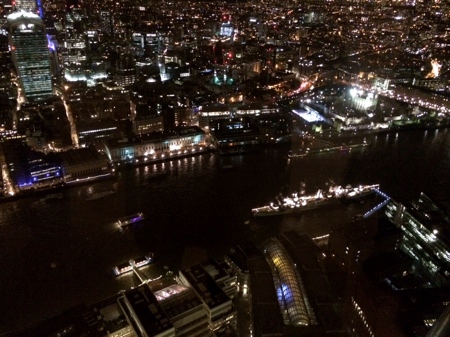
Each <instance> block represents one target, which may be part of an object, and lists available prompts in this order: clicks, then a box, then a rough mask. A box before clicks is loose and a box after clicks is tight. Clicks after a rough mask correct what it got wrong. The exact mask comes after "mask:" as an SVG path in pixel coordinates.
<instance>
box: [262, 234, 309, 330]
mask: <svg viewBox="0 0 450 337" xmlns="http://www.w3.org/2000/svg"><path fill="white" fill-rule="evenodd" d="M265 248H266V251H267V253H268V257H269V262H270V264H271V265H272V266H273V267H274V269H275V270H274V271H275V273H274V279H275V282H274V283H275V285H276V288H277V289H276V290H277V296H278V301H279V302H280V308H281V309H282V314H283V316H284V317H285V319H287V320H288V323H289V324H291V325H297V326H299V325H304V326H307V325H311V324H314V323H315V316H314V313H313V312H312V308H310V307H309V305H308V299H307V298H306V293H305V291H304V289H303V285H302V281H301V279H300V275H299V273H298V272H297V270H296V268H295V266H294V264H293V263H292V261H291V259H290V258H289V255H288V254H287V252H286V251H285V250H284V248H283V246H282V245H281V244H280V243H279V242H277V241H276V240H274V239H272V240H271V241H270V243H268V244H267V245H266V246H265Z"/></svg>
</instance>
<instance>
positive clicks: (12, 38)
mask: <svg viewBox="0 0 450 337" xmlns="http://www.w3.org/2000/svg"><path fill="white" fill-rule="evenodd" d="M7 23H8V31H9V45H10V48H11V55H12V59H13V62H14V66H15V67H16V71H17V76H18V79H19V83H20V86H21V89H22V90H23V94H24V96H25V99H26V100H27V101H29V100H36V99H45V98H48V97H50V96H51V95H52V74H51V66H50V52H49V49H48V42H47V36H46V34H45V27H44V23H43V21H42V19H41V18H40V17H39V16H38V15H36V14H32V13H27V12H15V13H12V14H10V15H8V17H7Z"/></svg>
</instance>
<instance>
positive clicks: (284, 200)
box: [252, 184, 379, 217]
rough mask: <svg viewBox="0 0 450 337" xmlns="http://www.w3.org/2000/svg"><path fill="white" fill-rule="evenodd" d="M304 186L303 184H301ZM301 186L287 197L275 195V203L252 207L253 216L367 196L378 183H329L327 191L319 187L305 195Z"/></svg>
mask: <svg viewBox="0 0 450 337" xmlns="http://www.w3.org/2000/svg"><path fill="white" fill-rule="evenodd" d="M302 187H303V188H304V186H303V185H302ZM303 188H301V190H300V192H299V193H293V194H292V195H291V196H288V197H277V198H276V203H273V202H272V203H270V204H269V205H266V206H262V207H257V208H253V209H252V214H253V216H257V217H260V216H274V215H283V214H290V213H300V212H304V211H307V210H312V209H316V208H319V207H322V206H326V205H331V204H334V203H336V202H338V201H345V200H354V199H358V198H362V197H365V196H368V195H370V194H373V193H375V191H376V190H378V188H379V185H378V184H376V185H360V186H358V187H356V188H352V187H351V186H347V187H345V188H342V187H341V186H337V187H336V186H335V185H334V184H332V185H330V188H329V190H328V192H324V191H323V190H321V189H319V190H318V191H317V192H316V193H314V194H309V195H305V194H304V190H303Z"/></svg>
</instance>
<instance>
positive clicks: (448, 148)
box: [0, 130, 450, 331]
mask: <svg viewBox="0 0 450 337" xmlns="http://www.w3.org/2000/svg"><path fill="white" fill-rule="evenodd" d="M366 138H367V142H368V143H370V145H369V146H368V147H367V148H364V149H357V150H352V151H351V152H333V153H328V154H321V155H320V156H319V155H317V156H315V155H311V156H308V157H305V158H299V159H291V160H288V158H287V153H288V150H289V149H290V148H289V147H288V146H281V147H267V148H262V149H261V151H260V152H259V153H255V154H248V155H237V156H224V157H220V156H219V155H217V154H204V155H201V156H195V157H187V158H182V159H177V160H175V161H172V162H163V163H157V164H153V165H147V166H137V167H130V168H126V169H124V170H122V171H120V172H119V173H118V175H117V182H118V184H117V186H118V191H117V193H115V194H111V195H108V196H106V197H104V198H101V199H98V200H90V201H87V200H86V197H87V190H88V189H89V188H92V189H93V191H95V192H97V191H105V190H108V189H111V188H112V186H113V183H114V181H104V182H99V183H96V184H93V185H85V186H78V187H73V188H71V189H69V190H65V191H64V192H63V193H64V200H57V201H54V202H51V203H46V202H43V201H42V198H35V197H31V198H27V199H23V200H18V201H15V202H11V203H5V204H1V205H0V268H1V270H7V271H8V272H7V273H0V285H1V287H0V289H1V290H0V298H2V302H3V304H2V306H4V307H7V308H9V309H10V310H8V312H7V313H6V314H5V315H4V317H3V318H4V320H3V322H1V323H0V324H4V326H1V325H0V331H5V330H7V329H10V328H12V327H14V326H17V325H18V323H19V321H18V318H20V319H22V320H23V321H26V322H31V321H35V320H37V319H40V318H43V317H46V316H48V315H50V314H52V313H54V312H56V311H58V310H60V309H62V308H67V307H69V306H71V305H73V304H75V303H78V302H79V301H84V302H86V303H92V302H94V301H98V300H100V299H102V298H105V297H107V296H111V295H113V294H116V293H117V292H118V291H119V290H120V289H128V288H130V287H131V286H132V285H135V283H136V280H135V279H134V278H133V277H132V276H124V277H120V278H115V277H114V276H113V273H112V269H113V267H114V266H115V265H117V264H119V263H123V262H126V261H128V260H129V259H131V258H136V257H139V256H142V255H145V254H147V253H148V252H149V251H154V252H155V254H156V255H155V256H156V263H155V265H153V266H150V267H149V268H148V269H147V270H146V271H147V272H148V273H149V275H148V276H149V277H154V276H157V274H158V275H159V273H160V271H161V268H163V267H164V266H168V268H170V269H177V268H179V267H180V266H182V265H184V266H185V265H188V264H190V263H193V262H195V260H196V259H200V258H204V257H206V256H215V255H218V254H221V253H224V252H226V251H227V249H228V247H230V246H232V245H234V244H237V243H239V242H242V241H244V240H246V239H248V238H254V237H257V238H263V237H264V236H270V235H276V233H277V232H278V231H279V230H280V229H284V230H286V229H295V230H309V231H312V233H313V234H317V235H320V234H323V233H321V231H322V230H323V229H321V225H320V223H319V220H318V219H317V218H316V217H315V216H314V214H310V215H305V216H303V215H302V216H298V217H285V218H274V219H270V220H263V221H260V220H257V221H255V220H252V221H251V223H250V224H249V225H244V222H245V221H246V220H248V218H247V216H248V215H249V212H250V210H251V208H253V207H256V206H260V205H263V204H266V203H267V202H269V201H272V200H273V198H274V197H275V195H277V194H278V193H280V192H283V193H288V192H292V191H295V190H298V188H299V184H300V182H305V183H306V184H307V189H308V190H309V191H314V190H316V189H317V188H319V187H324V184H325V183H326V182H327V181H328V180H329V179H333V180H334V181H335V182H336V183H337V184H348V183H349V184H353V185H355V184H359V183H380V184H381V188H382V190H384V191H386V192H387V193H388V194H390V195H391V196H392V197H394V198H402V199H404V200H409V199H411V198H416V197H417V196H418V194H419V193H420V192H421V191H422V190H425V191H428V192H431V194H434V195H437V196H438V197H441V198H443V197H447V195H446V194H447V193H446V192H447V191H448V187H450V183H449V173H448V172H450V137H449V134H448V130H440V131H438V132H435V131H411V132H404V133H399V134H398V136H396V134H395V133H392V134H389V135H388V134H387V135H382V134H381V135H373V136H369V137H366ZM292 150H296V146H295V145H292ZM230 165H231V166H232V167H233V168H234V169H233V170H224V169H223V168H224V167H225V166H230ZM158 172H168V174H167V176H161V177H154V175H155V174H156V173H158ZM356 211H357V210H355V209H346V210H344V211H343V210H340V209H336V210H331V211H330V212H331V214H333V215H332V216H331V217H332V218H338V217H350V214H353V213H354V212H356ZM136 212H144V213H145V214H146V219H145V220H144V221H143V222H142V223H139V224H138V226H136V227H135V228H133V229H131V230H129V231H125V232H120V231H119V230H118V228H117V227H116V226H115V225H114V222H115V221H116V220H117V219H118V218H120V217H123V216H126V215H130V214H134V213H136ZM29 303H31V304H30V305H28V304H29ZM18 313H20V314H18Z"/></svg>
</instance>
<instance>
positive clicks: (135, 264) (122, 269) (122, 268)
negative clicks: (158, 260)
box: [114, 253, 154, 276]
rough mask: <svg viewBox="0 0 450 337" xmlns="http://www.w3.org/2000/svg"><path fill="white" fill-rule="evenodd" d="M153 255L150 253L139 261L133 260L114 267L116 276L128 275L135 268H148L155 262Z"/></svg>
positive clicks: (138, 259)
mask: <svg viewBox="0 0 450 337" xmlns="http://www.w3.org/2000/svg"><path fill="white" fill-rule="evenodd" d="M153 257H154V254H153V253H149V254H147V255H145V256H142V257H139V258H137V259H134V260H133V259H131V260H129V261H128V262H125V263H121V264H119V265H117V266H116V267H114V274H116V275H117V276H119V275H123V274H126V273H128V272H130V271H132V270H133V268H140V267H143V266H146V265H148V264H150V263H152V262H153Z"/></svg>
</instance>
